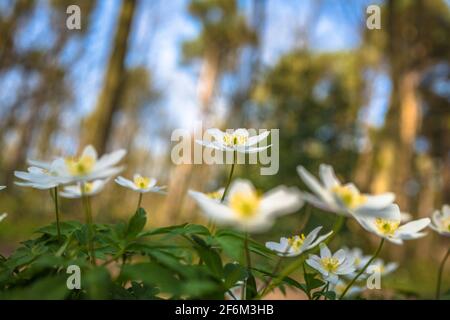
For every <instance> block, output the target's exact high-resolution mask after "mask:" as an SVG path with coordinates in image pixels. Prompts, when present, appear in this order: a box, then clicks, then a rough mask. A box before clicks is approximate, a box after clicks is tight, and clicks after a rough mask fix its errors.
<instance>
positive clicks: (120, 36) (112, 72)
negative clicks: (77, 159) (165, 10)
mask: <svg viewBox="0 0 450 320" xmlns="http://www.w3.org/2000/svg"><path fill="white" fill-rule="evenodd" d="M135 11H136V0H123V1H122V6H121V9H120V14H119V18H118V24H117V30H116V34H115V37H114V42H113V46H112V51H111V56H110V58H109V62H108V67H107V71H106V75H105V79H104V85H103V89H102V91H101V93H100V95H99V98H98V101H97V105H96V107H95V110H94V111H93V113H92V114H91V115H90V116H89V117H88V118H87V119H86V120H85V123H84V125H83V126H84V131H83V132H84V135H83V137H82V140H81V141H82V144H81V145H80V147H82V146H84V145H86V144H89V143H90V144H93V145H94V146H95V147H96V149H97V150H98V152H99V153H103V152H104V151H105V149H106V146H107V142H108V138H109V136H110V132H111V128H112V126H113V121H114V114H115V113H116V111H117V110H118V109H119V107H120V106H119V101H120V96H121V89H122V86H123V82H122V81H123V79H124V76H125V58H126V53H127V50H128V38H129V36H130V32H131V26H132V22H133V16H134V14H135Z"/></svg>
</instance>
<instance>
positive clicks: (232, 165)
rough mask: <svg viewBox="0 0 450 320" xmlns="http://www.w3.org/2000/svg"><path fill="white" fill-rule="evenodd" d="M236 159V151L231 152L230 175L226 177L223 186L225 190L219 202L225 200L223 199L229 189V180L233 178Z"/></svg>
mask: <svg viewBox="0 0 450 320" xmlns="http://www.w3.org/2000/svg"><path fill="white" fill-rule="evenodd" d="M236 159H237V153H236V151H233V163H232V164H231V170H230V175H229V176H228V181H227V185H226V186H225V190H224V191H223V195H222V199H220V202H223V201H224V200H225V197H226V195H227V193H228V189H229V188H230V183H231V178H232V177H233V172H234V166H235V164H236Z"/></svg>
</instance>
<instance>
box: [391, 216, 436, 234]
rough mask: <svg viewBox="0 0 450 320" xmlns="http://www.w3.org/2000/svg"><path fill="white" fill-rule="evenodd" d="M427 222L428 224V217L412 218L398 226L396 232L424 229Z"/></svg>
mask: <svg viewBox="0 0 450 320" xmlns="http://www.w3.org/2000/svg"><path fill="white" fill-rule="evenodd" d="M429 224H430V219H429V218H423V219H419V220H414V221H411V222H408V223H406V224H404V225H403V226H400V227H399V228H398V229H397V233H398V234H400V235H404V234H409V233H416V232H419V231H420V230H422V229H425V228H426V227H427V226H428V225H429Z"/></svg>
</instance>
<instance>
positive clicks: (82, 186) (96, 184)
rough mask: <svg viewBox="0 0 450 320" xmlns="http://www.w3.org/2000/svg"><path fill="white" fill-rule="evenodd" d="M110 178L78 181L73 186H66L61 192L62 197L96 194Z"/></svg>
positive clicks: (70, 197)
mask: <svg viewBox="0 0 450 320" xmlns="http://www.w3.org/2000/svg"><path fill="white" fill-rule="evenodd" d="M107 182H108V180H94V181H92V182H78V183H77V184H76V185H73V186H66V187H64V190H63V191H61V192H60V195H61V197H64V198H69V199H78V198H81V197H82V196H83V194H84V195H85V196H88V197H90V196H94V195H96V194H98V193H99V192H100V191H102V190H103V188H104V187H105V185H106V183H107Z"/></svg>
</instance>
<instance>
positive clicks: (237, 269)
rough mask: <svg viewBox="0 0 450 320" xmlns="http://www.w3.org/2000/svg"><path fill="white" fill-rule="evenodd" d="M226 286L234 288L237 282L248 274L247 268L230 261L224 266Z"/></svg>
mask: <svg viewBox="0 0 450 320" xmlns="http://www.w3.org/2000/svg"><path fill="white" fill-rule="evenodd" d="M224 275H225V283H224V285H225V288H226V289H231V288H233V287H234V286H235V285H236V283H237V282H239V281H242V280H244V279H245V277H246V276H247V270H246V269H245V268H244V267H242V266H241V265H239V264H237V263H228V264H226V265H225V267H224Z"/></svg>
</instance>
